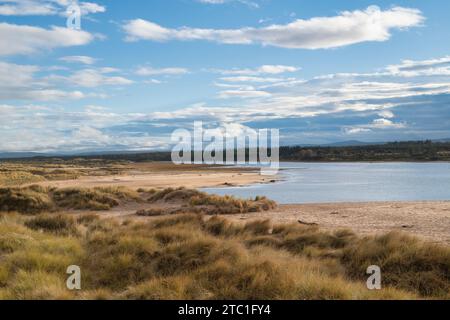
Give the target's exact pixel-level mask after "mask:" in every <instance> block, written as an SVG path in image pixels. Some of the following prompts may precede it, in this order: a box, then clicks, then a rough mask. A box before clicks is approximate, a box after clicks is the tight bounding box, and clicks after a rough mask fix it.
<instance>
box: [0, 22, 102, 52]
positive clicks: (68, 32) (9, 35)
mask: <svg viewBox="0 0 450 320" xmlns="http://www.w3.org/2000/svg"><path fill="white" fill-rule="evenodd" d="M93 39H94V36H93V35H92V34H90V33H89V32H86V31H81V30H72V29H69V28H62V27H52V28H51V29H43V28H40V27H33V26H25V25H15V24H9V23H0V56H9V55H17V54H34V53H37V52H39V51H41V50H51V49H54V48H60V47H72V46H81V45H85V44H88V43H90V42H91V41H92V40H93Z"/></svg>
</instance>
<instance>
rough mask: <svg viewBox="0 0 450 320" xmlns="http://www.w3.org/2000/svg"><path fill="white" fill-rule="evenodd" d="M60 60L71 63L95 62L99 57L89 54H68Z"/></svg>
mask: <svg viewBox="0 0 450 320" xmlns="http://www.w3.org/2000/svg"><path fill="white" fill-rule="evenodd" d="M59 60H61V61H64V62H69V63H82V64H89V65H90V64H94V63H95V62H96V61H97V59H94V58H92V57H88V56H67V57H62V58H59Z"/></svg>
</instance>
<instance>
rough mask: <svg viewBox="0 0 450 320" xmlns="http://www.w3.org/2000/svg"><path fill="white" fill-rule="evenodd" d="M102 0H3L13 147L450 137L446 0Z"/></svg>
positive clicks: (2, 111)
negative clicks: (184, 136) (211, 134)
mask: <svg viewBox="0 0 450 320" xmlns="http://www.w3.org/2000/svg"><path fill="white" fill-rule="evenodd" d="M93 1H94V0H93ZM93 1H92V2H83V1H78V2H76V4H77V5H78V7H79V8H80V10H81V17H80V21H81V25H80V29H73V28H68V26H67V20H68V14H67V8H68V7H69V6H70V5H71V4H72V3H73V1H70V0H0V151H39V152H49V151H86V150H89V151H91V150H96V151H102V150H161V149H168V148H170V145H171V143H170V136H171V133H172V132H173V131H174V130H175V129H179V128H185V129H190V128H192V126H193V123H194V121H203V125H204V126H205V127H206V128H217V127H221V128H226V130H227V132H229V133H232V134H234V135H242V134H244V133H245V132H246V130H248V129H249V128H253V129H258V128H276V129H279V130H280V138H281V144H325V143H333V142H338V141H347V140H359V141H366V142H378V141H393V140H422V139H441V138H450V33H449V30H450V19H448V17H449V12H450V2H449V1H444V0H427V1H425V0H423V1H402V0H397V1H395V2H392V1H375V0H373V1H365V0H348V1H334V0H327V1H325V0H322V1H303V0H164V1H163V0H152V1H142V0H128V1H117V0H116V1H112V0H110V1H107V0H104V1H100V0H98V1H95V2H93ZM69 20H70V19H69ZM70 21H72V22H73V21H74V20H70Z"/></svg>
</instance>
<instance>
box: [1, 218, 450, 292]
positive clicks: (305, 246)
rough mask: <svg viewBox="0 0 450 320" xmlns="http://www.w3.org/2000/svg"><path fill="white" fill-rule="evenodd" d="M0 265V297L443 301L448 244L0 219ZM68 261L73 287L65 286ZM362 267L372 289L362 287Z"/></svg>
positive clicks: (253, 229)
mask: <svg viewBox="0 0 450 320" xmlns="http://www.w3.org/2000/svg"><path fill="white" fill-rule="evenodd" d="M74 230H76V231H77V232H73V231H74ZM0 261H1V262H2V263H1V264H0V299H2V298H3V299H118V298H119V299H120V298H125V299H417V298H444V299H450V296H449V294H448V293H449V292H450V279H449V272H448V271H449V268H450V249H449V248H448V247H438V246H435V245H432V244H428V243H424V242H421V241H420V240H417V239H415V238H411V237H406V236H404V235H402V234H398V233H392V234H388V235H384V236H377V237H367V238H360V237H357V236H356V235H354V234H353V233H351V232H349V231H339V232H333V233H330V232H323V231H321V230H319V229H318V228H313V227H305V226H301V225H293V224H292V225H272V224H271V222H270V221H257V222H251V223H248V224H246V225H239V224H233V223H231V222H229V221H227V220H225V219H223V218H220V217H212V218H207V217H206V216H202V215H199V214H192V215H174V216H171V217H164V218H158V219H154V220H149V221H130V220H128V221H125V222H119V221H117V220H114V219H99V218H98V217H97V216H95V215H83V216H80V217H76V218H75V217H74V218H72V217H71V215H40V216H35V217H28V216H23V215H17V214H3V215H1V216H0ZM72 264H75V265H79V266H80V267H81V270H82V290H81V291H69V290H67V289H65V281H66V277H67V275H66V273H65V270H66V268H67V266H69V265H72ZM372 264H378V265H379V266H380V267H381V269H382V279H383V289H382V290H380V291H370V290H368V289H367V288H366V287H365V280H366V279H367V275H366V274H365V271H366V268H367V267H368V266H369V265H372Z"/></svg>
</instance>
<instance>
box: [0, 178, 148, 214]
mask: <svg viewBox="0 0 450 320" xmlns="http://www.w3.org/2000/svg"><path fill="white" fill-rule="evenodd" d="M141 200H142V199H141V197H140V195H139V193H137V192H135V191H133V190H130V189H127V188H122V187H105V188H100V187H99V188H92V189H85V188H65V189H55V188H46V187H40V186H36V185H33V186H29V187H22V188H19V187H17V188H0V212H1V211H4V212H14V211H16V212H20V213H26V214H36V213H40V212H45V211H56V210H61V209H74V210H109V209H111V208H113V207H116V206H118V205H119V204H120V203H122V202H131V201H133V202H139V201H141Z"/></svg>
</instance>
